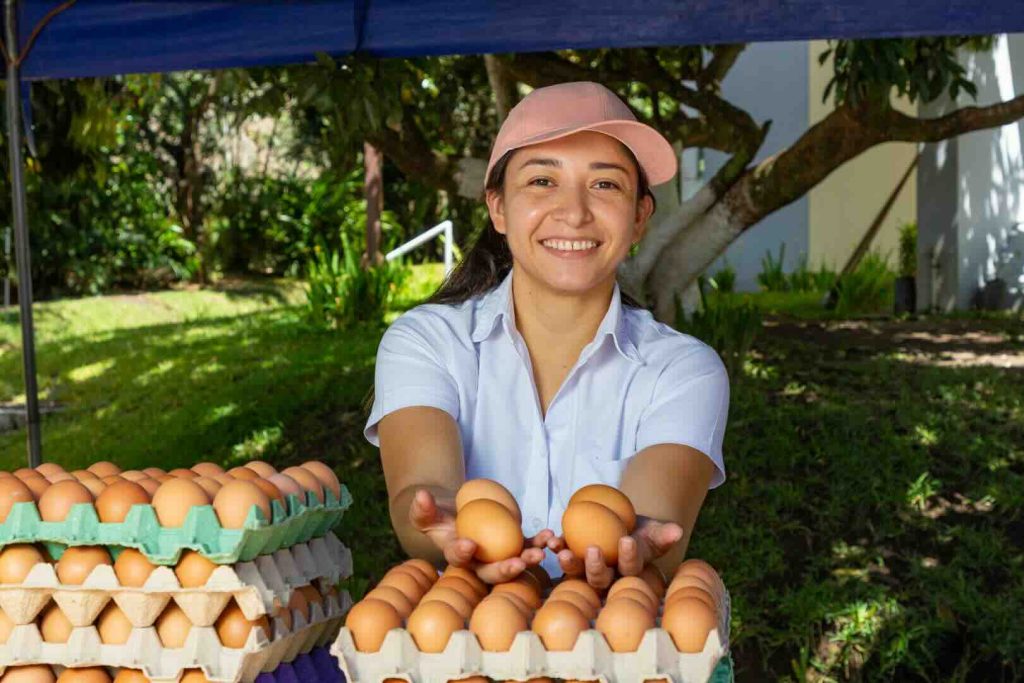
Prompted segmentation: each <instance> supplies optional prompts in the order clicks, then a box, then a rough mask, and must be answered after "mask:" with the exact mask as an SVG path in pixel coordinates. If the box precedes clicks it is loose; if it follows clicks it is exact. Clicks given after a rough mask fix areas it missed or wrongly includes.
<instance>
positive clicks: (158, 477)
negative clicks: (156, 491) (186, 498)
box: [153, 474, 177, 484]
mask: <svg viewBox="0 0 1024 683" xmlns="http://www.w3.org/2000/svg"><path fill="white" fill-rule="evenodd" d="M176 478H177V477H172V476H171V475H169V474H158V475H156V476H155V477H153V479H156V480H157V481H158V482H160V483H161V484H164V483H166V482H168V481H171V480H172V479H176Z"/></svg>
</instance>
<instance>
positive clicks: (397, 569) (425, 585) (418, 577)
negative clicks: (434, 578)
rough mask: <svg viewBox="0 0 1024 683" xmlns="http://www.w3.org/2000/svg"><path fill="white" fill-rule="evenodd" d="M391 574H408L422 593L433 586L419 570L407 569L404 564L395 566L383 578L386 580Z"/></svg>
mask: <svg viewBox="0 0 1024 683" xmlns="http://www.w3.org/2000/svg"><path fill="white" fill-rule="evenodd" d="M392 574H408V575H409V576H411V577H412V579H413V581H415V582H416V585H418V586H419V587H420V589H421V590H423V591H424V592H425V591H427V590H429V589H430V587H431V586H432V585H433V584H431V583H430V579H428V578H427V577H425V576H423V572H421V571H420V570H419V569H416V568H415V567H409V566H407V565H404V564H399V565H395V566H394V567H392V568H391V569H389V570H388V573H387V574H385V575H384V578H385V579H386V578H387V577H389V576H391V575H392Z"/></svg>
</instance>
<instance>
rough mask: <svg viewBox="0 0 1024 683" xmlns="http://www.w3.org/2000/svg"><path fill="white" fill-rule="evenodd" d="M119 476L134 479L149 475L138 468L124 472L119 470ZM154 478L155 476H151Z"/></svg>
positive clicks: (129, 479)
mask: <svg viewBox="0 0 1024 683" xmlns="http://www.w3.org/2000/svg"><path fill="white" fill-rule="evenodd" d="M120 476H121V478H122V479H127V480H128V481H136V480H137V479H145V478H146V477H148V476H149V475H148V474H146V473H145V472H140V471H139V470H125V471H124V472H121V475H120ZM160 476H167V475H160ZM156 478H157V477H153V479H156Z"/></svg>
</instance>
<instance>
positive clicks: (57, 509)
mask: <svg viewBox="0 0 1024 683" xmlns="http://www.w3.org/2000/svg"><path fill="white" fill-rule="evenodd" d="M92 501H93V497H92V493H90V492H89V489H87V488H85V487H84V486H82V485H81V484H79V483H78V482H77V481H75V480H74V479H68V480H66V481H59V482H57V483H56V484H51V485H50V486H49V487H48V488H47V489H46V491H45V492H44V493H43V495H42V496H40V498H39V505H38V507H39V517H40V518H41V519H42V520H43V521H44V522H63V521H64V519H65V518H66V517H67V516H68V512H70V511H71V506H72V505H78V504H80V503H92Z"/></svg>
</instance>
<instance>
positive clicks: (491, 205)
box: [484, 190, 506, 235]
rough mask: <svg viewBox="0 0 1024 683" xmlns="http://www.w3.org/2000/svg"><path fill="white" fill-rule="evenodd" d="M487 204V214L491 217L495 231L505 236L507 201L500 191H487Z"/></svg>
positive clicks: (485, 199) (485, 198)
mask: <svg viewBox="0 0 1024 683" xmlns="http://www.w3.org/2000/svg"><path fill="white" fill-rule="evenodd" d="M484 201H486V202H487V212H488V213H489V214H490V215H491V222H492V223H494V229H495V230H497V231H498V232H499V233H501V234H502V235H505V234H506V232H505V201H504V198H503V197H502V196H501V192H499V191H498V190H487V191H486V192H485V195H484Z"/></svg>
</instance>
